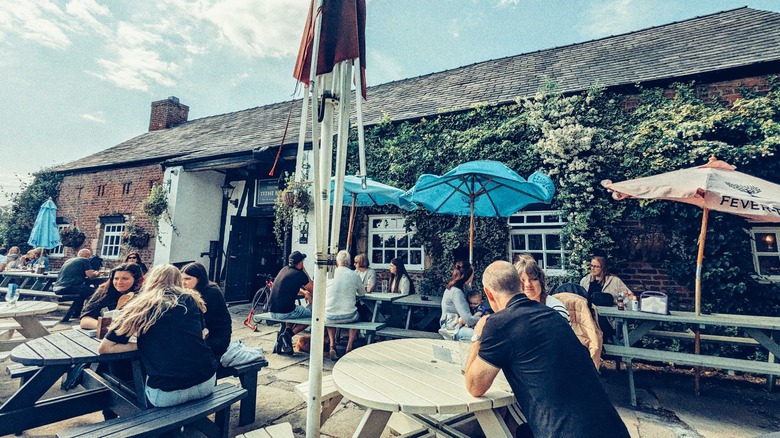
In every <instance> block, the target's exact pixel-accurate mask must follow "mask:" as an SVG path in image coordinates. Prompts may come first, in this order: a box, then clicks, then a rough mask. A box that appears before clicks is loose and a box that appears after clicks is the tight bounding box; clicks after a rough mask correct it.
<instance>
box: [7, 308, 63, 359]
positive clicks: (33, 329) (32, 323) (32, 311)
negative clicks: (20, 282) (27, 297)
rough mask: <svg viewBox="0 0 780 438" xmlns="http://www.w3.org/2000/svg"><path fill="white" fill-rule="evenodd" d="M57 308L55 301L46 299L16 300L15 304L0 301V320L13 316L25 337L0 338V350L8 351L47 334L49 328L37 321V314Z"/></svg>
mask: <svg viewBox="0 0 780 438" xmlns="http://www.w3.org/2000/svg"><path fill="white" fill-rule="evenodd" d="M55 310H57V303H51V302H48V301H17V302H16V303H15V304H9V303H6V302H1V303H0V320H2V319H11V318H13V320H14V321H16V323H17V324H19V328H18V329H16V328H14V330H16V331H18V332H19V333H20V334H21V335H22V336H24V337H25V338H26V339H6V340H0V351H10V350H12V349H14V347H16V346H18V345H20V344H23V343H24V342H26V341H27V340H29V339H34V338H40V337H41V336H46V335H48V334H49V330H48V329H46V327H44V326H43V324H41V322H40V321H38V318H37V315H43V314H46V313H49V312H53V311H55Z"/></svg>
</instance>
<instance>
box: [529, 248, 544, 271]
mask: <svg viewBox="0 0 780 438" xmlns="http://www.w3.org/2000/svg"><path fill="white" fill-rule="evenodd" d="M531 255H532V256H533V258H534V260H536V263H538V264H539V267H540V268H542V269H547V266H545V263H544V253H541V252H532V253H531Z"/></svg>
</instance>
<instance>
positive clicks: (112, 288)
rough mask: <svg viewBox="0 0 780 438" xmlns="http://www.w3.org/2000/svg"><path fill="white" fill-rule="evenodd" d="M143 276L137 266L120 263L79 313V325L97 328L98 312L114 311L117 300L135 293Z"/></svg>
mask: <svg viewBox="0 0 780 438" xmlns="http://www.w3.org/2000/svg"><path fill="white" fill-rule="evenodd" d="M142 282H143V274H142V273H141V268H139V267H138V265H134V264H132V263H122V264H121V265H119V266H117V267H115V268H114V269H112V270H111V274H109V276H108V280H107V281H106V282H105V283H103V284H101V285H100V287H98V290H97V291H96V292H95V293H94V294H93V295H92V296H91V297H90V298H89V301H87V303H86V304H84V309H83V310H82V312H81V320H80V321H79V325H80V326H81V328H83V329H87V330H89V329H94V328H97V319H98V317H99V316H100V311H101V310H103V309H104V308H107V309H108V310H114V309H116V306H117V302H118V301H119V298H120V297H121V296H122V295H124V294H126V293H128V292H137V291H138V289H140V288H141V283H142Z"/></svg>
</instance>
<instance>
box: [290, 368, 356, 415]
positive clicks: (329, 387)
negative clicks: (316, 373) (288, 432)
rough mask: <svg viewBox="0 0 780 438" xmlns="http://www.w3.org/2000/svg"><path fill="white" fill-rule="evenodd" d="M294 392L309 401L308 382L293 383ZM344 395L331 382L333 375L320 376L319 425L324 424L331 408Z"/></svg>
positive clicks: (333, 407)
mask: <svg viewBox="0 0 780 438" xmlns="http://www.w3.org/2000/svg"><path fill="white" fill-rule="evenodd" d="M295 392H296V393H297V394H298V395H299V396H301V398H302V399H303V400H304V401H305V402H307V403H308V402H309V382H303V383H300V384H298V385H295ZM343 398H344V396H343V395H341V393H340V392H339V390H338V389H336V384H335V383H333V376H332V375H330V376H323V377H322V395H321V396H320V403H322V413H321V414H320V427H322V425H323V424H325V421H326V420H327V419H328V418H329V417H330V414H332V413H333V410H334V409H336V407H337V406H338V405H339V403H341V399H343Z"/></svg>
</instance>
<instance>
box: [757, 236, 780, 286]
mask: <svg viewBox="0 0 780 438" xmlns="http://www.w3.org/2000/svg"><path fill="white" fill-rule="evenodd" d="M756 233H770V234H774V236H775V248H776V249H777V250H776V251H760V250H761V249H762V248H761V247H760V246H759V244H758V242H757V241H756ZM778 238H780V227H753V228H751V229H750V248H751V251H752V253H753V267H754V269H755V270H756V273H757V274H758V275H760V276H761V277H763V278H766V279H768V280H771V281H780V275H777V274H764V273H762V272H761V267H760V265H759V263H758V258H759V257H760V256H764V257H765V256H770V257H772V256H775V257H779V258H780V242H778V240H777V239H778Z"/></svg>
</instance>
